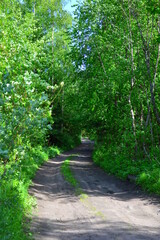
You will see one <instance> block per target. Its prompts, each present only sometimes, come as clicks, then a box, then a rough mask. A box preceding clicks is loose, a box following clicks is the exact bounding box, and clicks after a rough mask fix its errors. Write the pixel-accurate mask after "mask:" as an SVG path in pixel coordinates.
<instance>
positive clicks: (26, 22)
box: [0, 0, 160, 240]
mask: <svg viewBox="0 0 160 240" xmlns="http://www.w3.org/2000/svg"><path fill="white" fill-rule="evenodd" d="M64 5H65V2H63V1H62V0H1V1H0V239H2V240H28V239H30V237H31V236H30V234H29V231H28V228H29V222H28V220H27V219H28V218H29V216H30V215H31V211H32V207H33V206H34V205H35V200H34V199H33V198H32V197H31V196H30V195H29V194H28V188H29V186H30V184H31V180H32V178H33V176H34V175H35V173H36V170H37V169H38V168H39V166H40V165H41V164H42V163H43V162H45V161H47V160H48V159H49V158H51V157H54V156H55V155H57V154H59V153H60V152H62V151H64V150H68V149H71V148H73V147H74V146H77V145H78V144H79V143H80V141H81V137H82V136H87V137H88V138H90V139H92V140H94V142H95V146H94V152H93V160H94V162H95V163H96V164H97V165H99V166H100V167H101V168H103V169H104V170H105V171H106V172H107V173H109V174H113V175H116V176H117V177H119V178H121V179H127V178H128V176H134V177H135V178H136V182H137V184H139V185H140V186H141V187H142V188H143V189H145V190H146V191H149V192H154V193H156V194H159V195H160V68H159V58H160V3H159V0H112V1H110V0H84V1H83V2H82V3H77V4H76V10H75V12H74V18H73V16H72V15H71V14H70V13H69V12H67V11H66V10H64Z"/></svg>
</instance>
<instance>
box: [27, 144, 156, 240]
mask: <svg viewBox="0 0 160 240" xmlns="http://www.w3.org/2000/svg"><path fill="white" fill-rule="evenodd" d="M92 148H93V143H91V142H89V141H87V140H84V141H83V142H82V144H81V145H80V146H79V147H77V148H75V149H74V150H72V151H70V152H67V153H64V154H62V155H60V156H58V157H56V158H54V159H52V160H50V161H49V162H47V163H46V164H45V165H43V166H42V167H41V168H40V170H39V171H38V172H37V175H36V177H35V179H34V185H33V186H32V187H31V189H30V192H31V193H32V194H33V195H34V196H35V197H36V198H37V201H38V211H37V213H36V215H35V216H34V218H33V223H32V231H33V232H34V236H35V239H36V240H102V239H103V240H111V239H115V240H126V239H127V240H132V239H135V240H139V239H148V240H151V239H157V240H159V239H160V213H159V212H158V211H159V208H160V205H159V203H160V201H159V199H157V198H153V197H149V196H147V195H146V194H144V193H142V192H141V191H139V190H138V188H137V187H135V186H134V185H133V184H131V183H128V182H122V181H120V180H118V179H116V178H115V177H113V176H108V175H107V174H105V173H104V172H103V170H101V169H99V168H98V167H96V166H95V165H94V164H93V162H92V160H91V153H92ZM71 154H78V156H77V157H73V159H72V160H71V162H70V165H71V169H72V171H73V172H74V175H75V178H76V179H77V180H78V181H79V182H80V186H81V189H82V190H83V193H84V194H82V195H81V196H76V194H75V190H74V189H73V188H72V187H71V186H70V184H69V183H67V182H66V181H65V180H64V178H63V176H62V175H61V172H60V166H61V164H62V162H63V161H64V160H66V159H67V157H68V156H70V155H71Z"/></svg>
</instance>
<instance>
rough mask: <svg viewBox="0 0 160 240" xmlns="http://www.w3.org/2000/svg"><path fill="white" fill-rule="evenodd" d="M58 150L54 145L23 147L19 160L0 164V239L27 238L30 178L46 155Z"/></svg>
mask: <svg viewBox="0 0 160 240" xmlns="http://www.w3.org/2000/svg"><path fill="white" fill-rule="evenodd" d="M57 154H59V150H58V149H57V148H53V147H50V148H42V147H41V146H39V147H36V148H30V149H25V150H24V151H23V152H21V157H20V158H19V160H17V161H14V162H9V163H7V164H6V165H5V166H4V165H1V166H0V239H1V240H28V239H31V237H32V236H31V235H32V234H31V233H30V232H29V218H30V217H31V212H32V211H31V210H32V207H33V206H34V204H35V200H34V198H32V197H31V196H30V195H29V194H28V188H29V186H30V184H31V179H32V178H33V177H34V175H35V173H36V170H37V169H38V167H39V166H40V165H41V164H42V163H43V162H44V161H47V160H48V158H51V157H54V156H55V155H57Z"/></svg>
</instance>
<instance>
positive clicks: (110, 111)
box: [71, 0, 160, 192]
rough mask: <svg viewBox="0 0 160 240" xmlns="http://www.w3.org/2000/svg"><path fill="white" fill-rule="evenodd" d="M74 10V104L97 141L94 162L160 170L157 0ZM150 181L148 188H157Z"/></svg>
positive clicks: (117, 168) (132, 170) (102, 1)
mask: <svg viewBox="0 0 160 240" xmlns="http://www.w3.org/2000/svg"><path fill="white" fill-rule="evenodd" d="M75 15H76V18H75V23H74V26H73V28H72V32H71V37H72V39H73V42H72V51H71V56H72V59H73V62H74V68H75V78H74V79H73V84H74V86H75V89H76V91H77V93H78V100H77V98H76V96H75V98H74V99H75V102H76V106H77V108H76V107H75V108H74V109H75V111H76V112H77V114H78V113H79V112H81V118H80V125H81V128H83V129H85V132H87V133H88V134H89V135H90V136H91V137H92V138H93V137H94V140H95V141H96V143H97V147H96V149H95V154H94V160H95V162H97V163H98V164H99V165H100V166H101V167H103V168H104V169H106V170H107V171H108V172H110V173H114V174H116V175H117V176H119V177H127V175H128V174H134V175H138V176H140V175H141V173H143V172H144V173H146V174H147V172H148V170H149V167H150V168H151V169H152V166H153V169H154V168H155V169H158V168H159V167H160V163H159V155H160V141H159V134H160V128H159V125H160V117H159V116H160V108H159V106H160V101H159V81H160V74H159V57H160V46H159V32H160V30H159V3H158V1H147V0H141V1H136V0H133V1H130V0H123V1H119V0H114V1H108V0H96V1H92V0H91V1H90V0H85V1H83V4H79V5H78V7H77V9H76V11H75ZM155 163H156V164H155ZM147 169H148V170H147ZM153 169H152V170H153ZM152 170H151V172H150V170H149V172H150V173H149V175H153V173H152ZM147 176H148V175H147ZM151 178H152V177H151ZM145 179H146V181H145V186H146V188H148V189H153V190H155V187H154V183H153V185H152V184H151V182H150V181H147V178H145ZM157 179H159V178H157ZM139 182H142V181H139ZM147 182H148V185H147ZM157 182H158V180H157ZM155 183H156V182H155ZM157 189H158V184H157ZM156 192H158V191H157V190H156Z"/></svg>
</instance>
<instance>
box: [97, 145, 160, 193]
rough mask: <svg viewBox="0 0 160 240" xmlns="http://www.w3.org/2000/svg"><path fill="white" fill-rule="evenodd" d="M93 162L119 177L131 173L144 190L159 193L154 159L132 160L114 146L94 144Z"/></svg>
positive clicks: (159, 172) (158, 173) (159, 173)
mask: <svg viewBox="0 0 160 240" xmlns="http://www.w3.org/2000/svg"><path fill="white" fill-rule="evenodd" d="M93 160H94V162H95V163H96V164H97V165H99V166H100V167H101V168H103V169H104V170H105V171H106V172H107V173H109V174H114V175H116V176H117V177H119V178H121V179H127V177H128V175H133V176H135V177H136V179H137V181H136V182H137V184H138V185H140V186H141V187H142V188H143V189H144V190H146V191H148V192H153V193H156V194H158V195H160V164H159V162H158V161H156V160H155V159H153V160H151V161H150V160H148V159H142V160H141V159H137V160H132V159H131V158H130V157H129V156H128V155H127V153H125V152H124V153H123V152H122V151H121V152H120V151H118V150H117V149H116V148H115V146H114V147H113V146H110V147H109V148H108V149H107V148H106V147H105V146H103V145H99V146H96V148H95V151H94V154H93Z"/></svg>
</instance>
